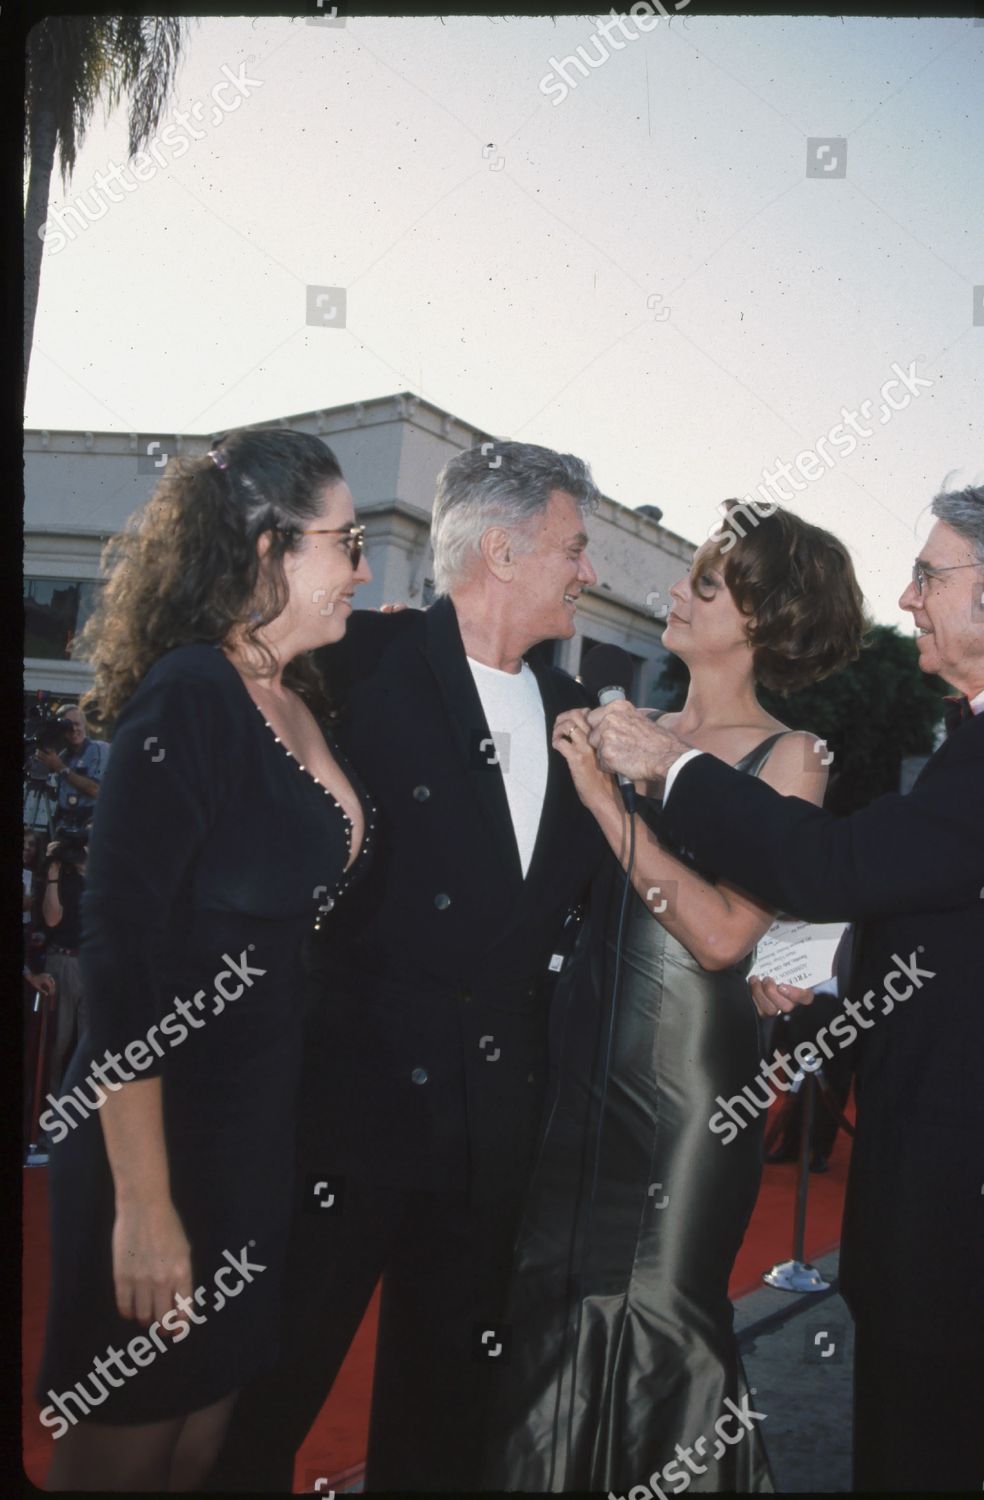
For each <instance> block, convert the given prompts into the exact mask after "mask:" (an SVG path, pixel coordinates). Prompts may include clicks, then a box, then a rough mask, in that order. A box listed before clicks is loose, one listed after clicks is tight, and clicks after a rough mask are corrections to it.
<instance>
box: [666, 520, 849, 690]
mask: <svg viewBox="0 0 984 1500" xmlns="http://www.w3.org/2000/svg"><path fill="white" fill-rule="evenodd" d="M724 507H725V520H724V522H723V523H722V525H721V526H720V527H719V528H718V529H717V531H716V532H715V533H714V534H713V536H712V538H711V542H710V543H708V544H707V550H705V548H703V547H702V548H701V550H700V554H699V556H700V558H701V561H702V563H704V564H705V565H706V563H707V561H708V560H709V558H710V557H713V556H714V555H715V554H716V555H717V557H718V558H719V559H720V563H719V567H720V570H721V574H722V576H723V578H724V582H725V584H726V586H727V588H728V589H729V591H730V593H731V597H732V598H733V599H734V601H735V603H736V604H737V606H738V608H739V609H740V610H741V611H742V613H743V614H745V615H747V616H748V617H749V619H748V640H749V643H750V645H751V646H752V649H753V657H752V663H753V671H754V674H755V680H756V682H760V683H761V684H762V686H763V687H765V688H770V689H771V690H772V691H773V692H778V693H783V694H785V693H791V692H794V691H795V690H796V689H797V688H802V687H806V686H808V685H809V684H810V683H812V682H819V681H820V680H821V679H822V678H824V677H829V676H830V674H831V673H832V672H836V671H837V670H838V668H839V667H843V666H846V665H847V663H848V662H849V661H855V660H856V658H857V657H858V656H859V655H860V652H861V646H862V644H863V641H864V636H865V632H866V630H867V621H866V619H865V613H864V596H863V595H862V593H861V589H860V587H859V585H858V581H857V578H856V577H855V574H854V564H853V563H852V562H851V558H850V555H849V553H848V551H847V548H846V547H845V546H844V544H843V543H842V542H839V541H838V540H837V538H836V537H835V536H833V535H832V533H831V532H829V531H824V530H823V529H822V528H821V527H819V526H812V525H811V524H810V523H809V522H808V521H803V520H801V519H800V517H799V516H796V515H793V514H792V513H791V512H790V511H785V510H780V509H779V508H778V507H776V508H775V510H774V511H773V513H772V514H770V515H765V514H762V513H761V510H759V509H756V508H755V507H754V506H748V505H743V504H741V503H740V502H739V501H738V500H726V501H725V502H724ZM698 585H699V580H698V577H697V569H696V567H695V569H694V572H693V573H692V574H691V586H692V587H693V588H694V590H695V592H697V593H699V592H700V590H699V586H698Z"/></svg>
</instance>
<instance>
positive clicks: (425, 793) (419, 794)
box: [413, 786, 431, 802]
mask: <svg viewBox="0 0 984 1500" xmlns="http://www.w3.org/2000/svg"><path fill="white" fill-rule="evenodd" d="M430 794H431V789H430V787H429V786H415V787H414V789H413V795H414V796H415V797H416V799H417V801H418V802H426V801H427V798H428V797H429V796H430Z"/></svg>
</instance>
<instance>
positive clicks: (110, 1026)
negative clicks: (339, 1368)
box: [38, 644, 373, 1436]
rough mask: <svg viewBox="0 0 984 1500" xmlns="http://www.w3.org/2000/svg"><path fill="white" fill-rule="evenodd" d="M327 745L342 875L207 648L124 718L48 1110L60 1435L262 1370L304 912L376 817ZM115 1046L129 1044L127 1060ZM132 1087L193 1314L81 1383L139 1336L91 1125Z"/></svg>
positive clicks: (305, 788) (158, 675) (158, 674)
mask: <svg viewBox="0 0 984 1500" xmlns="http://www.w3.org/2000/svg"><path fill="white" fill-rule="evenodd" d="M332 750H333V753H334V754H335V755H336V756H337V758H338V760H339V764H340V765H341V766H342V767H343V769H344V771H345V773H346V775H347V776H348V777H349V779H350V781H351V783H352V785H353V787H354V788H355V790H356V794H357V795H358V796H359V798H360V800H361V802H362V805H363V809H364V813H365V833H364V836H363V841H362V847H361V849H360V852H359V855H358V858H357V860H356V862H355V864H354V865H353V867H352V869H351V870H349V871H348V872H347V873H346V872H345V865H346V863H347V861H348V859H349V857H350V844H351V824H350V822H349V819H348V818H347V816H346V814H345V813H344V812H343V811H342V809H341V807H340V806H339V804H338V803H337V802H336V800H335V798H334V797H333V796H332V794H331V793H330V792H329V791H328V790H327V788H326V787H324V786H322V784H321V783H320V782H318V781H317V780H315V778H314V777H313V776H312V775H311V773H310V772H309V771H307V770H306V769H305V768H304V767H303V766H302V765H301V764H300V762H299V761H298V760H297V759H296V758H295V757H294V756H293V755H292V753H291V752H290V751H288V750H287V749H286V747H285V746H284V745H283V743H282V742H281V741H280V740H279V739H278V738H277V736H276V734H275V732H274V730H273V728H272V726H271V725H270V724H269V723H268V722H267V720H266V719H265V717H264V715H263V713H262V711H261V710H260V709H259V707H258V706H257V704H256V703H255V702H254V701H253V699H252V698H251V696H250V694H249V693H248V691H247V689H246V686H245V684H244V683H243V681H242V679H241V677H240V675H239V673H238V671H237V670H236V668H235V667H234V666H233V665H232V663H231V662H230V661H229V659H228V658H227V657H226V655H225V654H224V652H223V651H222V650H221V648H219V647H217V646H211V645H205V644H202V645H193V646H182V647H179V648H177V649H175V650H173V651H170V652H168V653H167V654H166V655H165V656H163V657H162V658H161V659H160V660H158V661H157V662H156V663H155V664H154V665H153V666H152V667H151V669H150V671H149V672H148V673H147V674H146V676H145V678H144V679H143V681H142V682H141V683H140V685H139V686H138V688H137V689H136V691H135V692H134V694H133V695H132V697H131V698H130V699H129V701H128V702H127V704H126V705H125V707H124V710H123V712H122V713H121V715H120V718H119V721H118V725H117V729H116V733H115V736H114V739H113V753H112V756H111V758H110V762H109V766H108V769H107V772H106V776H105V778H104V780H103V783H102V787H101V789H100V793H99V801H98V804H97V809H96V815H95V820H94V826H93V833H92V841H91V849H90V858H89V864H88V870H87V877H86V878H87V889H86V892H85V895H84V897H83V903H82V929H83V930H82V955H81V963H82V984H83V992H84V994H85V996H86V1005H87V1011H88V1029H87V1031H86V1032H85V1034H84V1035H83V1036H82V1038H81V1040H80V1043H79V1046H78V1049H77V1051H76V1053H75V1056H74V1058H73V1059H72V1062H71V1064H70V1067H69V1071H68V1073H67V1075H66V1078H65V1082H64V1084H63V1087H62V1094H61V1096H60V1101H61V1102H60V1104H59V1105H58V1106H57V1107H52V1109H51V1110H50V1111H49V1112H48V1113H47V1115H44V1116H42V1124H43V1125H44V1128H45V1129H46V1130H47V1131H48V1134H49V1138H50V1141H51V1153H50V1190H51V1243H52V1278H51V1294H50V1300H49V1308H48V1328H47V1339H46V1347H45V1354H44V1362H43V1367H42V1372H41V1376H40V1380H39V1385H38V1399H39V1401H40V1403H41V1405H42V1407H43V1408H46V1409H47V1410H46V1411H45V1412H43V1413H42V1421H43V1422H44V1423H45V1425H46V1426H50V1427H53V1428H55V1430H56V1436H60V1435H61V1431H62V1430H64V1428H63V1427H62V1426H61V1424H62V1423H67V1422H68V1421H70V1420H71V1416H70V1415H69V1413H72V1414H74V1416H75V1417H77V1418H79V1419H84V1417H85V1416H86V1415H88V1414H89V1413H90V1412H91V1415H92V1420H93V1421H98V1422H118V1423H138V1422H148V1421H156V1420H159V1419H163V1418H168V1417H174V1416H178V1415H181V1414H182V1413H187V1412H191V1411H194V1410H197V1409H198V1408H200V1407H203V1406H206V1405H208V1404H210V1403H211V1402H213V1401H216V1400H218V1399H219V1398H220V1397H222V1396H224V1395H226V1394H228V1393H229V1392H231V1391H233V1390H236V1389H238V1388H239V1387H240V1386H242V1385H244V1384H245V1383H246V1382H247V1381H248V1380H250V1379H251V1378H252V1377H253V1376H255V1375H256V1374H257V1373H258V1372H259V1371H260V1370H262V1369H264V1368H265V1367H266V1366H267V1365H269V1364H272V1363H273V1362H274V1360H275V1358H276V1355H277V1341H278V1326H279V1304H280V1268H281V1262H282V1259H283V1255H284V1250H285V1244H286V1237H287V1230H288V1223H289V1218H290V1211H291V1206H292V1192H293V1163H294V1114H295V1098H296V1088H297V1078H298V1072H299V1064H300V1057H301V1038H302V1004H301V985H300V979H299V965H298V955H299V948H300V943H301V938H302V936H303V934H304V933H305V931H307V930H310V929H311V928H312V927H313V926H314V925H315V923H316V922H317V921H325V922H330V921H338V920H344V915H343V914H344V905H343V906H342V907H341V908H340V910H338V911H332V907H333V906H334V904H335V901H336V900H337V898H338V897H339V896H340V895H341V893H342V891H343V890H344V889H345V888H346V887H347V886H348V885H349V884H350V883H351V882H352V880H353V879H354V878H355V877H356V875H357V874H359V873H361V871H362V870H363V869H364V868H365V865H366V859H367V856H368V853H369V851H370V848H371V844H372V828H373V809H372V807H371V805H370V803H369V801H368V798H367V796H366V794H365V791H364V789H362V788H361V786H360V785H359V782H358V780H357V779H356V777H355V776H354V775H353V773H352V770H351V767H350V766H349V765H348V764H347V763H346V761H345V760H344V758H343V757H342V756H341V755H340V754H339V753H338V751H337V749H336V748H335V746H334V745H332ZM134 1043H136V1044H137V1045H136V1046H134V1045H133V1044H134ZM128 1047H129V1051H125V1049H127V1048H128ZM107 1050H108V1053H109V1054H110V1056H112V1055H114V1054H115V1055H116V1056H117V1057H119V1056H120V1054H124V1055H123V1056H122V1058H120V1062H119V1065H118V1066H117V1064H115V1063H112V1062H108V1061H107V1058H106V1054H107ZM94 1061H95V1062H96V1063H97V1064H99V1063H101V1065H102V1068H103V1083H104V1084H105V1085H106V1086H105V1087H103V1086H102V1084H101V1083H100V1081H99V1077H98V1075H94V1074H93V1072H92V1064H93V1062H94ZM121 1070H122V1071H121ZM128 1074H129V1075H130V1076H132V1077H136V1078H148V1077H152V1076H154V1075H160V1076H161V1077H162V1085H163V1108H164V1128H165V1139H166V1146H167V1157H168V1164H169V1170H170V1186H171V1196H172V1199H173V1202H174V1205H175V1208H176V1210H177V1212H178V1215H179V1217H180V1219H181V1222H182V1224H183V1226H184V1230H185V1233H186V1235H187V1237H188V1241H189V1243H190V1246H191V1256H192V1281H193V1286H194V1288H195V1293H194V1296H195V1301H194V1304H193V1306H192V1307H191V1309H190V1310H189V1311H188V1316H187V1317H185V1318H183V1319H182V1320H180V1321H181V1322H183V1325H184V1328H185V1330H186V1331H184V1332H182V1331H181V1326H180V1323H179V1315H178V1314H177V1313H176V1314H175V1316H174V1319H172V1323H171V1331H172V1335H173V1336H172V1338H168V1337H167V1335H166V1334H165V1333H163V1332H161V1331H160V1330H158V1332H157V1335H156V1337H153V1335H151V1337H145V1338H144V1341H143V1343H142V1344H139V1345H137V1346H135V1347H134V1348H133V1352H132V1354H131V1353H128V1354H126V1355H125V1356H124V1363H123V1366H121V1365H120V1363H119V1362H118V1361H117V1360H116V1357H115V1356H114V1355H110V1356H109V1359H110V1361H111V1363H110V1364H109V1366H108V1368H109V1370H110V1371H111V1374H112V1378H110V1377H109V1376H107V1375H105V1374H104V1373H101V1372H98V1370H94V1360H95V1359H96V1357H97V1356H101V1357H102V1358H103V1360H104V1361H105V1359H106V1357H107V1349H108V1347H109V1346H114V1347H115V1348H116V1349H117V1350H125V1349H126V1347H127V1346H128V1345H131V1344H132V1341H133V1340H134V1338H135V1336H137V1335H145V1336H146V1335H147V1334H148V1329H147V1328H146V1327H144V1326H142V1325H141V1324H139V1323H137V1322H136V1321H131V1320H128V1319H124V1318H121V1317H120V1316H119V1314H118V1313H117V1311H116V1305H115V1298H114V1292H113V1280H112V1258H111V1235H112V1226H113V1220H114V1212H115V1208H114V1191H113V1182H112V1177H111V1174H110V1170H109V1164H108V1161H107V1157H106V1151H105V1147H104V1143H103V1136H102V1129H101V1125H100V1118H99V1107H100V1105H101V1103H102V1102H103V1099H104V1098H105V1097H106V1095H107V1093H108V1092H109V1090H110V1088H112V1086H113V1084H114V1083H115V1085H116V1087H117V1088H118V1087H119V1086H120V1083H121V1081H122V1080H124V1079H126V1078H127V1075H128ZM73 1091H74V1092H73ZM69 1096H72V1097H71V1098H69ZM69 1122H71V1123H69ZM223 1267H225V1268H226V1269H225V1271H223ZM217 1273H218V1277H219V1279H218V1281H216V1280H215V1278H216V1274H217ZM144 1345H146V1346H147V1347H144ZM73 1388H75V1389H74V1390H73ZM56 1397H59V1398H61V1400H56V1399H55V1398H56ZM59 1414H60V1415H59Z"/></svg>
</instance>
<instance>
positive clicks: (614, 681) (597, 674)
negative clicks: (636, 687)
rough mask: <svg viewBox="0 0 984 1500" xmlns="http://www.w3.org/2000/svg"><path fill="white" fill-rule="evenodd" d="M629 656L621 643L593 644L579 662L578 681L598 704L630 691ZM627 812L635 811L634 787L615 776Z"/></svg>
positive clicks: (616, 700) (621, 697) (623, 696)
mask: <svg viewBox="0 0 984 1500" xmlns="http://www.w3.org/2000/svg"><path fill="white" fill-rule="evenodd" d="M633 675H634V674H633V667H632V658H631V656H630V655H629V653H628V652H627V651H623V650H622V648H621V646H592V647H591V650H590V651H588V652H587V653H586V654H585V657H584V661H583V662H582V663H581V681H582V682H583V684H584V686H585V687H586V688H587V690H588V692H589V693H590V694H591V696H592V697H593V698H597V700H598V707H599V708H604V707H605V705H606V704H608V703H619V702H624V701H625V699H627V698H628V696H629V694H630V693H631V691H632V678H633ZM618 785H619V789H620V791H621V793H622V801H623V802H624V803H625V809H626V812H630V813H631V812H634V811H635V787H634V786H633V785H632V782H631V781H630V780H629V778H628V777H627V776H622V775H619V776H618Z"/></svg>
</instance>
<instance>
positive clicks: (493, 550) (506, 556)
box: [478, 526, 516, 582]
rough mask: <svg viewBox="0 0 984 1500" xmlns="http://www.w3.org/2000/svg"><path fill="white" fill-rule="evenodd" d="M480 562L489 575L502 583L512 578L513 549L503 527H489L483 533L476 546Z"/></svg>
mask: <svg viewBox="0 0 984 1500" xmlns="http://www.w3.org/2000/svg"><path fill="white" fill-rule="evenodd" d="M478 550H479V551H480V552H481V554H482V560H483V561H484V563H485V566H486V567H487V568H488V570H489V572H490V573H493V574H494V575H495V577H496V578H498V579H500V580H501V581H502V582H506V581H507V580H508V579H510V578H512V576H513V571H514V569H515V566H516V564H515V555H516V554H515V547H514V545H513V539H512V535H511V533H510V531H509V530H508V528H507V527H505V526H490V527H489V529H488V531H483V533H482V540H481V541H480V542H479V544H478Z"/></svg>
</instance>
